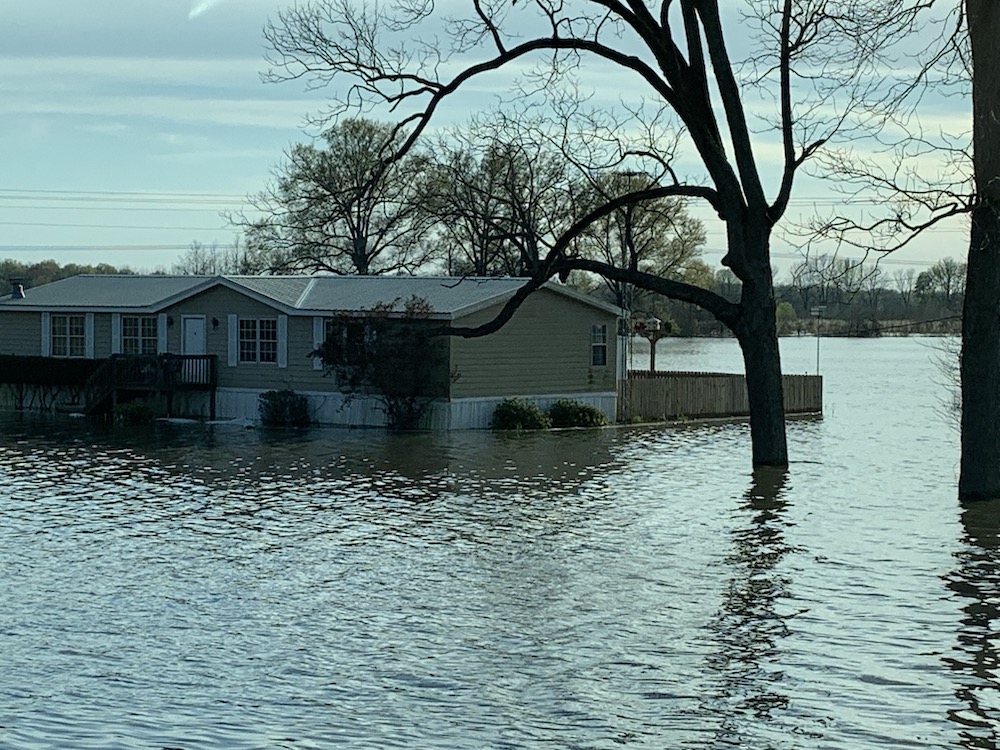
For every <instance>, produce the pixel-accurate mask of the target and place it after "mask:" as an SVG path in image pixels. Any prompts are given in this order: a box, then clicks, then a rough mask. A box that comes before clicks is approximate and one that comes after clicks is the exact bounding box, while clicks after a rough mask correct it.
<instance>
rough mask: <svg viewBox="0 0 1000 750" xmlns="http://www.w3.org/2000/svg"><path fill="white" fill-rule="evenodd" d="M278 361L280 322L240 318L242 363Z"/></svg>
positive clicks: (267, 319)
mask: <svg viewBox="0 0 1000 750" xmlns="http://www.w3.org/2000/svg"><path fill="white" fill-rule="evenodd" d="M277 361H278V320H277V319H276V318H240V362H277Z"/></svg>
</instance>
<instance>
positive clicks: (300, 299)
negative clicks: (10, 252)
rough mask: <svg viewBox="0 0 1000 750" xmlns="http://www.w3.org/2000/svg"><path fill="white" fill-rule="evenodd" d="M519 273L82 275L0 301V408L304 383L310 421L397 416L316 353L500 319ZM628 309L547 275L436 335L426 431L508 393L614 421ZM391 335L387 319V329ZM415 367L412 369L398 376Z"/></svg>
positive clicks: (448, 425)
mask: <svg viewBox="0 0 1000 750" xmlns="http://www.w3.org/2000/svg"><path fill="white" fill-rule="evenodd" d="M525 281H526V280H525V279H517V278H489V279H486V278H451V277H401V276H386V277H356V276H355V277H347V276H215V277H206V276H165V275H108V276H102V275H82V276H75V277H72V278H68V279H63V280H61V281H56V282H53V283H50V284H45V285H42V286H38V287H35V288H31V289H24V288H22V287H21V286H20V285H15V286H14V288H13V289H12V290H11V292H10V294H7V295H5V296H3V297H0V408H36V409H38V408H40V409H46V408H54V409H61V410H79V411H82V412H86V413H99V412H101V411H107V410H109V409H110V408H111V407H112V405H113V404H115V403H118V402H119V401H120V400H132V399H136V398H143V399H146V400H148V401H150V402H151V403H153V404H154V405H155V406H156V408H157V409H158V410H159V411H161V412H163V413H169V414H171V415H173V416H184V417H204V418H217V419H256V418H257V416H258V406H259V399H260V396H261V394H263V393H265V392H269V391H285V390H288V391H294V392H295V393H297V394H301V395H302V396H304V397H305V398H306V399H307V402H308V408H309V413H310V416H311V417H312V419H313V421H315V422H318V423H323V424H340V425H352V426H361V425H371V426H377V425H382V424H385V420H386V413H385V403H384V398H380V394H379V393H377V392H376V390H377V389H372V388H369V389H368V390H367V391H366V390H365V389H360V390H359V389H358V388H357V387H351V388H348V387H347V384H346V381H345V378H344V377H343V375H342V373H341V374H340V376H338V375H337V374H334V375H331V368H329V367H327V366H326V364H325V363H324V360H323V359H322V358H321V357H320V356H317V353H318V352H320V351H322V350H323V347H324V346H330V344H331V342H334V343H338V342H339V343H338V346H341V347H342V348H345V350H351V346H352V345H355V348H356V345H357V343H358V342H363V341H365V340H367V339H365V337H366V336H369V337H370V336H371V335H373V334H372V331H371V326H370V325H369V324H368V322H370V321H375V320H377V321H379V323H380V325H382V326H383V329H384V327H385V326H389V328H390V329H391V327H392V326H393V321H398V322H399V325H403V323H404V322H405V323H407V324H408V325H409V326H411V330H421V329H424V328H425V329H427V330H428V331H430V330H432V329H433V328H436V327H442V326H450V327H473V326H477V325H480V324H482V323H485V322H487V321H489V320H491V319H492V318H493V317H494V316H495V315H496V314H497V313H498V312H499V311H500V309H501V308H502V307H503V305H504V304H505V303H506V302H507V301H508V300H509V299H510V298H511V297H512V296H513V295H514V294H515V293H516V292H517V290H518V289H520V288H521V286H522V285H523V284H524V283H525ZM620 312H621V311H620V310H619V309H618V308H616V307H613V306H610V305H607V304H604V303H602V302H600V301H597V300H594V299H591V298H589V297H587V296H585V295H582V294H579V293H577V292H575V291H574V290H572V289H569V288H567V287H565V286H562V285H560V284H557V283H554V282H550V283H548V284H546V285H545V286H544V287H542V288H541V289H540V290H538V291H536V292H535V293H533V294H532V295H530V296H529V297H528V298H527V300H526V301H525V302H524V303H523V305H522V306H521V307H520V308H519V309H518V311H517V312H516V313H515V314H514V316H513V318H512V319H511V320H510V321H509V322H508V323H507V324H506V325H505V326H504V327H503V328H501V329H500V330H499V331H497V332H496V333H493V334H490V335H488V336H484V337H480V338H461V337H455V336H437V335H435V336H433V337H430V338H426V339H421V340H422V341H427V342H428V344H427V346H426V353H425V354H424V355H422V356H421V359H424V360H425V362H424V364H425V365H428V366H427V367H425V368H424V370H423V371H426V372H431V373H436V375H434V376H433V380H434V382H433V383H428V384H423V386H422V387H421V388H419V389H418V390H420V391H421V393H422V394H423V396H424V397H426V398H428V399H429V400H430V401H431V402H432V403H430V404H429V407H428V409H427V412H426V418H425V419H424V424H425V426H428V427H433V428H437V429H464V428H480V427H486V426H488V424H489V421H490V418H491V416H492V413H493V410H494V409H495V407H496V405H497V404H498V403H500V402H501V401H503V400H505V399H507V398H511V397H520V398H524V399H526V400H528V401H530V402H533V403H535V404H537V405H539V406H541V407H543V408H544V407H546V406H547V405H548V404H550V403H551V402H553V401H555V400H557V399H561V398H570V399H574V400H576V401H580V402H583V403H587V404H591V405H593V406H596V407H598V408H599V409H601V411H603V412H604V413H605V414H606V415H607V416H608V418H609V419H611V420H614V419H615V418H616V416H617V414H616V411H617V392H618V390H617V386H618V381H619V380H620V378H621V377H622V376H623V374H624V372H623V371H624V368H623V367H622V365H621V363H620V361H619V359H620V358H619V345H618V336H617V335H616V334H617V330H618V320H619V317H620ZM384 330H385V329H384ZM400 376H401V377H402V373H401V374H400Z"/></svg>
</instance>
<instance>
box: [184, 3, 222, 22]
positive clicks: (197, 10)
mask: <svg viewBox="0 0 1000 750" xmlns="http://www.w3.org/2000/svg"><path fill="white" fill-rule="evenodd" d="M221 2H222V0H197V2H194V3H192V4H191V10H190V12H189V13H188V20H189V21H190V20H194V19H195V18H197V17H198V16H200V15H201V14H202V13H205V12H206V11H208V10H211V9H212V8H214V7H215V6H216V5H218V4H219V3H221Z"/></svg>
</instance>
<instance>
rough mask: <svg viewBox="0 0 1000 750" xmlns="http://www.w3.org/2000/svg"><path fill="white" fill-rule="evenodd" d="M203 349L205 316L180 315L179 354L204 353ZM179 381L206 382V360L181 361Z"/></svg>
mask: <svg viewBox="0 0 1000 750" xmlns="http://www.w3.org/2000/svg"><path fill="white" fill-rule="evenodd" d="M205 351H206V349H205V316H204V315H183V316H181V354H204V353H205ZM181 382H183V383H207V382H208V362H205V361H198V360H195V361H193V362H188V361H185V362H183V363H182V365H181Z"/></svg>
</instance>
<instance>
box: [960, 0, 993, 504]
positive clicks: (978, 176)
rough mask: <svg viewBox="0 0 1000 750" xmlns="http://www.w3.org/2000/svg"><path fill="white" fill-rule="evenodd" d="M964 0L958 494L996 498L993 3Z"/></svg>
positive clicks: (974, 497)
mask: <svg viewBox="0 0 1000 750" xmlns="http://www.w3.org/2000/svg"><path fill="white" fill-rule="evenodd" d="M998 5H1000V4H998V3H997V2H996V0H967V2H966V11H967V13H968V23H969V36H970V38H971V41H972V59H973V78H972V114H973V125H972V143H973V166H974V169H975V181H976V193H977V197H978V204H977V206H976V208H975V210H974V211H973V213H972V235H971V239H970V243H969V259H968V275H967V281H966V289H965V307H964V311H963V312H964V315H963V319H962V364H961V374H962V459H961V476H960V478H959V482H958V494H959V497H960V498H961V499H963V500H981V499H988V498H1000V48H998V47H997V46H996V40H997V39H1000V7H998Z"/></svg>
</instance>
